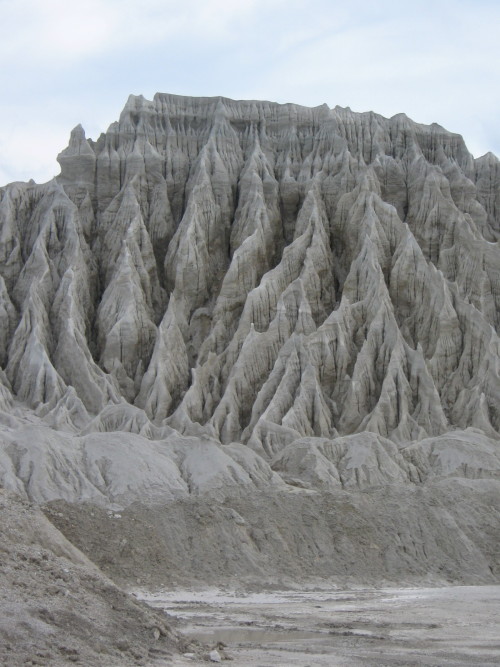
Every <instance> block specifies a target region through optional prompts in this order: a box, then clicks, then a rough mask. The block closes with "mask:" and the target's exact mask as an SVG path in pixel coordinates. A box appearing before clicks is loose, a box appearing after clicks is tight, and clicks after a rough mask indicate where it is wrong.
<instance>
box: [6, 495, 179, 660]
mask: <svg viewBox="0 0 500 667" xmlns="http://www.w3.org/2000/svg"><path fill="white" fill-rule="evenodd" d="M0 514H1V516H2V521H1V540H0V664H2V665H5V666H12V667H18V666H19V665H51V666H59V665H69V664H72V663H76V664H81V665H85V666H86V667H87V666H88V667H92V666H94V665H95V666H96V667H97V666H99V667H102V666H103V665H106V666H108V665H109V666H111V665H117V666H118V665H120V667H122V666H125V665H152V664H164V665H166V664H171V658H172V657H173V656H175V655H176V654H177V653H178V652H179V650H182V649H184V650H187V647H185V646H183V644H182V640H180V639H179V638H178V636H177V635H176V633H175V631H174V630H172V629H171V619H169V618H168V617H167V616H166V615H165V614H164V613H162V612H160V611H156V610H154V609H152V608H150V607H149V606H147V605H146V604H144V603H143V602H140V601H138V600H135V599H134V598H133V597H132V596H129V595H127V594H126V593H124V592H123V591H122V590H120V589H119V588H117V587H116V586H115V585H114V584H113V583H112V582H111V581H110V580H109V579H107V578H106V577H105V576H104V575H103V574H102V573H101V572H100V571H99V570H98V569H97V567H96V566H95V565H94V564H92V563H91V562H90V561H89V560H88V559H87V558H86V557H85V556H84V555H83V554H82V553H81V552H80V551H79V550H78V549H77V548H75V547H74V546H73V545H72V544H71V543H70V542H68V540H67V539H66V538H65V537H64V536H63V535H62V534H61V533H60V532H59V531H58V530H57V529H56V528H55V527H54V526H53V525H52V524H51V523H50V521H49V520H48V519H47V518H46V517H45V516H44V515H43V514H42V513H41V512H40V510H39V509H38V508H36V507H34V506H32V505H30V504H28V503H26V502H24V501H22V500H20V499H19V498H17V497H16V496H14V495H12V494H7V493H5V492H3V491H0Z"/></svg>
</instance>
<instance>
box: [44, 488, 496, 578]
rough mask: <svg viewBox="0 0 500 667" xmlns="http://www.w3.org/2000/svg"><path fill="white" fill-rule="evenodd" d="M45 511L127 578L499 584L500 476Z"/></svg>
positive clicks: (108, 568)
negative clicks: (498, 479) (119, 507)
mask: <svg viewBox="0 0 500 667" xmlns="http://www.w3.org/2000/svg"><path fill="white" fill-rule="evenodd" d="M44 511H45V512H46V514H47V516H48V517H49V518H50V520H51V521H53V522H54V524H55V525H56V526H57V527H58V529H59V530H60V531H61V532H62V533H63V534H64V535H66V537H67V538H68V539H69V540H70V541H71V542H72V543H73V544H75V545H76V546H77V547H78V548H79V549H81V550H82V551H83V552H84V553H85V554H87V555H88V556H89V557H90V558H91V559H92V560H93V561H94V562H95V563H96V564H97V565H98V566H99V567H100V568H101V569H102V570H103V571H104V572H105V573H106V574H108V575H109V576H110V577H111V578H112V579H113V580H114V581H117V582H118V583H120V584H121V585H125V586H136V585H144V586H147V587H148V588H150V589H154V588H157V587H165V588H169V587H172V586H184V587H186V586H190V585H192V584H193V583H195V582H197V583H198V585H200V586H205V585H210V584H214V585H221V584H222V585H224V584H225V585H227V584H228V583H231V581H234V582H241V581H245V582H252V581H257V582H259V585H262V584H264V583H265V584H266V585H274V586H278V587H287V586H289V585H295V584H296V583H299V584H301V585H302V584H304V583H305V582H306V581H308V580H311V579H315V578H318V577H326V578H329V577H335V578H336V579H337V581H339V582H342V581H344V582H349V581H355V582H357V583H358V584H361V585H362V584H367V585H379V586H380V585H384V583H387V582H390V583H391V584H402V585H412V584H418V585H443V584H448V583H458V584H495V583H498V581H499V579H500V552H499V550H498V526H499V525H500V483H499V482H495V481H493V480H477V481H474V480H457V479H454V480H448V481H447V480H443V481H442V482H439V483H435V484H428V485H426V486H422V487H418V486H411V487H410V486H393V487H385V488H380V489H374V490H372V491H367V492H363V493H360V492H347V491H340V492H337V493H312V492H308V491H304V490H299V489H297V490H296V491H294V492H288V493H283V492H281V493H279V492H276V493H264V492H261V493H254V494H253V495H250V494H246V495H240V496H237V495H232V496H227V497H226V499H225V500H223V501H221V500H217V499H213V498H212V499H210V498H208V497H207V496H202V497H198V498H196V497H191V498H189V499H187V500H186V499H184V500H180V501H177V502H171V503H167V504H163V505H155V506H149V505H144V504H140V503H134V504H132V505H130V506H129V507H127V508H125V509H122V510H116V511H110V510H107V509H104V508H100V507H97V506H95V505H89V504H69V503H66V502H63V501H57V502H53V503H51V504H49V505H47V506H45V508H44Z"/></svg>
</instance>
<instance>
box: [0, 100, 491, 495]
mask: <svg viewBox="0 0 500 667" xmlns="http://www.w3.org/2000/svg"><path fill="white" fill-rule="evenodd" d="M58 159H59V162H60V165H61V174H60V176H58V177H56V178H55V179H54V180H52V181H50V182H49V183H47V184H44V185H36V184H34V183H33V182H30V183H28V184H25V183H13V184H10V185H7V186H5V187H3V188H1V189H0V197H1V199H0V221H1V222H0V225H1V227H0V230H1V236H0V308H1V312H2V317H1V328H0V362H1V364H2V370H1V372H0V406H1V415H0V421H1V423H2V445H1V449H0V457H1V458H0V464H1V468H0V472H1V473H2V476H3V484H4V485H5V486H8V487H9V488H14V489H16V490H17V491H19V492H21V493H25V494H27V496H29V497H30V498H32V499H35V500H51V499H55V498H57V497H61V498H65V499H67V500H77V499H94V500H95V499H99V498H101V499H105V500H112V501H116V500H117V499H121V501H123V500H124V499H126V498H129V499H136V498H137V497H138V496H140V497H142V496H146V497H149V496H150V495H151V494H152V495H155V494H156V495H160V496H163V497H177V496H183V495H189V494H190V493H197V492H200V490H207V489H211V490H213V489H224V488H226V486H227V485H228V484H229V485H232V486H241V485H243V486H245V485H249V486H251V487H255V486H257V487H258V488H259V487H260V485H277V486H286V485H290V484H292V485H294V486H299V487H301V486H302V487H306V488H311V489H322V490H332V489H336V488H356V489H360V488H366V487H369V486H379V485H385V484H401V483H402V484H408V483H412V484H420V483H423V482H425V481H426V480H427V479H429V478H435V477H453V476H461V477H470V478H481V477H489V478H498V477H499V476H500V472H499V471H500V446H499V443H498V439H499V437H500V436H499V434H500V338H499V332H500V246H499V242H498V241H499V239H500V166H499V162H498V160H497V159H496V158H495V157H494V156H493V155H491V154H488V155H486V156H484V157H482V158H479V159H473V157H472V156H471V155H470V153H469V152H468V151H467V149H466V147H465V145H464V142H463V140H462V138H461V137H460V136H459V135H456V134H451V133H449V132H447V131H446V130H444V129H443V128H442V127H440V126H438V125H431V126H424V125H419V124H417V123H414V122H412V121H411V120H410V119H408V118H407V117H406V116H404V115H398V116H395V117H393V118H391V119H385V118H383V117H381V116H379V115H377V114H374V113H366V114H356V113H353V112H351V111H350V110H349V109H342V108H338V107H337V108H335V109H329V108H328V107H327V106H326V105H323V106H320V107H316V108H312V109H311V108H306V107H300V106H297V105H292V104H286V105H278V104H273V103H269V102H249V101H248V102H235V101H232V100H229V99H224V98H189V97H178V96H174V95H164V94H157V95H156V96H155V98H154V99H153V101H148V100H145V99H144V98H143V97H142V96H140V97H134V96H131V97H130V98H129V100H128V102H127V104H126V106H125V108H124V110H123V112H122V114H121V117H120V120H119V122H117V123H113V124H112V125H111V126H110V128H109V129H108V131H107V133H106V134H103V135H101V136H100V137H99V139H98V140H97V141H92V140H90V139H86V137H85V133H84V131H83V129H82V127H81V126H78V127H77V128H75V129H74V130H73V132H72V133H71V138H70V142H69V146H68V148H66V149H65V150H64V151H63V152H62V153H61V154H60V155H59V158H58ZM116 432H121V433H123V436H120V437H118V436H117V435H116ZM124 461H127V462H128V463H127V464H125V463H124ZM125 468H126V470H125ZM124 480H125V481H124Z"/></svg>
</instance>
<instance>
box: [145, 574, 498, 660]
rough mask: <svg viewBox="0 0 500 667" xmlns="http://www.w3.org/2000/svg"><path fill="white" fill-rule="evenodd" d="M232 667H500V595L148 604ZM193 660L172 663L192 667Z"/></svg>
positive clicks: (154, 600) (302, 596)
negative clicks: (215, 650)
mask: <svg viewBox="0 0 500 667" xmlns="http://www.w3.org/2000/svg"><path fill="white" fill-rule="evenodd" d="M147 597H148V600H149V602H150V603H151V604H154V605H155V606H158V607H161V608H164V609H166V610H167V611H168V612H169V613H170V614H174V615H176V616H177V617H178V619H179V623H180V625H179V628H180V629H181V631H183V632H184V633H185V634H186V636H187V637H196V638H197V639H200V640H202V641H204V642H206V643H208V644H209V646H210V647H211V648H212V649H213V648H218V650H219V652H220V654H221V655H222V657H228V658H232V659H233V662H232V663H231V664H233V665H234V666H235V667H239V666H248V667H250V666H255V667H256V666H257V665H259V666H260V667H265V666H271V665H272V666H276V665H279V666H281V667H285V666H287V667H291V666H295V665H296V666H299V665H300V666H301V667H304V666H305V665H309V666H311V667H312V666H313V665H318V666H319V665H321V666H323V667H327V666H333V665H352V666H356V665H360V666H361V665H363V666H367V665H373V666H375V665H377V666H382V665H384V666H387V667H389V666H392V665H404V666H406V667H420V666H422V665H426V666H429V667H430V666H431V665H432V666H433V667H437V666H438V665H439V667H445V666H446V667H449V666H452V665H454V666H458V665H460V666H462V667H464V666H466V665H498V664H499V660H500V586H481V587H479V586H470V587H466V586H462V587H458V586H454V587H449V588H434V589H429V588H427V589H426V588H419V589H378V590H377V589H358V590H355V589H351V590H343V591H341V590H335V589H332V588H330V589H326V588H325V589H324V590H315V591H279V592H274V593H267V594H266V593H260V594H245V593H243V592H241V591H240V592H235V591H225V592H223V593H222V592H220V591H219V592H217V591H201V592H194V593H193V592H191V591H176V592H175V593H170V594H165V595H161V594H158V595H156V596H147ZM196 662H197V660H196V658H195V659H191V660H188V659H186V658H184V659H183V660H176V661H175V662H174V663H173V664H175V665H184V664H189V663H191V664H193V663H196Z"/></svg>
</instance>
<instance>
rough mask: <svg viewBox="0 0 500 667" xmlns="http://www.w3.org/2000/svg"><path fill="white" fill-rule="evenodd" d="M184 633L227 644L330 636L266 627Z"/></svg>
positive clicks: (320, 633)
mask: <svg viewBox="0 0 500 667" xmlns="http://www.w3.org/2000/svg"><path fill="white" fill-rule="evenodd" d="M182 634H184V635H186V636H187V637H189V638H190V639H197V640H198V641H199V642H202V643H204V644H210V645H214V644H218V643H219V642H222V643H223V644H225V645H226V646H235V645H242V644H251V645H255V644H259V645H262V644H276V643H279V644H281V643H283V642H287V643H288V642H298V641H303V640H310V641H315V642H317V641H321V640H327V641H328V638H329V635H328V633H326V632H314V631H307V630H287V629H286V628H282V629H265V628H217V629H214V630H206V631H200V629H199V628H196V629H195V628H193V629H186V628H184V629H183V630H182Z"/></svg>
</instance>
